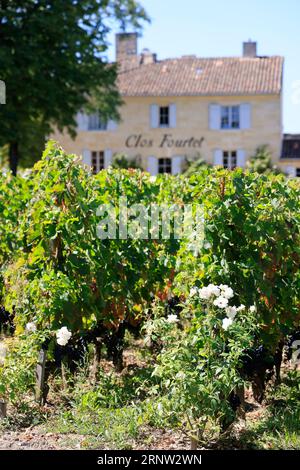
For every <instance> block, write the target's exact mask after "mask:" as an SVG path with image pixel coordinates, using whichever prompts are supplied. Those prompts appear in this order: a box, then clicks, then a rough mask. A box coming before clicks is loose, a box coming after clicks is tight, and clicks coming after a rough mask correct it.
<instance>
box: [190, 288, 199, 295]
mask: <svg viewBox="0 0 300 470" xmlns="http://www.w3.org/2000/svg"><path fill="white" fill-rule="evenodd" d="M197 292H198V287H192V288H191V290H190V297H193V296H194V295H196V294H197Z"/></svg>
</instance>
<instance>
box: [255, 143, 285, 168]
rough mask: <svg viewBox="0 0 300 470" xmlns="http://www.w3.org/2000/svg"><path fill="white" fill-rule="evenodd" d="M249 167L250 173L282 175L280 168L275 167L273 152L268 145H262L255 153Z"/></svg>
mask: <svg viewBox="0 0 300 470" xmlns="http://www.w3.org/2000/svg"><path fill="white" fill-rule="evenodd" d="M247 167H248V168H249V170H250V171H254V172H256V173H260V174H262V173H271V172H272V173H280V171H279V170H278V168H277V167H276V166H275V165H273V163H272V158H271V152H270V150H269V148H268V146H267V145H261V146H260V147H258V148H257V149H256V151H255V154H254V155H253V156H252V157H251V158H250V159H249V160H248V162H247Z"/></svg>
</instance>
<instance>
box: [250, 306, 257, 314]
mask: <svg viewBox="0 0 300 470" xmlns="http://www.w3.org/2000/svg"><path fill="white" fill-rule="evenodd" d="M249 310H250V312H251V313H255V312H256V306H255V305H251V307H250V308H249Z"/></svg>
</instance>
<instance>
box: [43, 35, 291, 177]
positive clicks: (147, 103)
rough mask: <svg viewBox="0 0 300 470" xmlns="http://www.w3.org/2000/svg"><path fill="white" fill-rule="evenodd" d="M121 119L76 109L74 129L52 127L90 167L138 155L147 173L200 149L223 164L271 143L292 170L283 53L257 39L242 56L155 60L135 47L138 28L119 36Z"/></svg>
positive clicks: (180, 163) (239, 162)
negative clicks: (259, 46) (286, 149)
mask: <svg viewBox="0 0 300 470" xmlns="http://www.w3.org/2000/svg"><path fill="white" fill-rule="evenodd" d="M116 60H117V62H118V64H119V73H118V87H119V90H120V93H121V95H122V97H123V101H124V104H123V106H122V107H121V109H120V115H121V120H120V122H118V123H116V122H114V121H108V122H103V121H102V120H101V110H100V112H99V114H98V113H97V114H93V115H86V114H84V113H81V112H79V113H78V115H77V123H78V129H77V136H76V138H75V139H74V140H73V139H72V138H71V137H70V136H69V135H68V134H66V133H64V134H60V133H56V134H55V135H53V136H52V137H53V138H54V139H56V140H57V141H58V142H59V143H60V144H61V145H62V146H63V148H64V149H65V150H66V151H67V152H72V153H76V154H81V155H82V156H83V161H84V163H86V164H88V165H91V166H92V168H93V171H94V172H97V171H99V170H101V169H102V168H106V167H107V166H109V165H110V164H111V163H112V160H113V156H114V155H115V154H126V155H127V156H128V158H129V159H130V158H135V159H137V160H138V162H139V164H140V165H141V166H142V167H143V168H144V169H145V170H148V171H149V172H150V173H151V174H152V175H155V174H157V173H162V172H169V173H173V174H177V173H180V172H181V171H182V169H183V168H184V165H185V161H186V159H189V160H191V159H195V158H197V157H198V156H201V157H202V158H203V159H204V160H205V161H206V162H207V163H210V164H215V165H223V166H224V167H226V168H234V167H236V166H240V167H245V165H246V161H247V159H248V158H249V157H251V156H252V155H253V154H254V153H255V150H256V149H257V147H259V146H261V145H268V146H269V149H270V151H271V154H272V159H273V161H274V163H276V164H277V165H278V166H281V167H283V168H284V169H285V170H286V171H289V168H290V165H289V164H286V163H285V161H284V159H282V158H280V156H281V152H282V74H283V58H282V57H279V56H272V57H265V56H264V57H261V56H257V53H256V43H254V42H247V43H244V44H243V56H242V57H232V58H197V57H196V56H183V57H180V58H176V59H167V60H162V61H158V60H157V57H156V55H155V54H153V53H151V52H149V51H148V50H144V51H143V52H142V53H141V54H138V52H137V35H136V34H135V33H125V34H119V35H117V38H116Z"/></svg>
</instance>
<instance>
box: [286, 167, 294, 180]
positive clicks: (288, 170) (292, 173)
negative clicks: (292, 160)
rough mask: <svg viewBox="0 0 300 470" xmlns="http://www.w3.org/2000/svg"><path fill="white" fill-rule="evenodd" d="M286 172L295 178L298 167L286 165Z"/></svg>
mask: <svg viewBox="0 0 300 470" xmlns="http://www.w3.org/2000/svg"><path fill="white" fill-rule="evenodd" d="M285 172H286V174H287V175H288V176H290V177H291V178H295V176H296V168H295V167H294V166H286V167H285Z"/></svg>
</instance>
